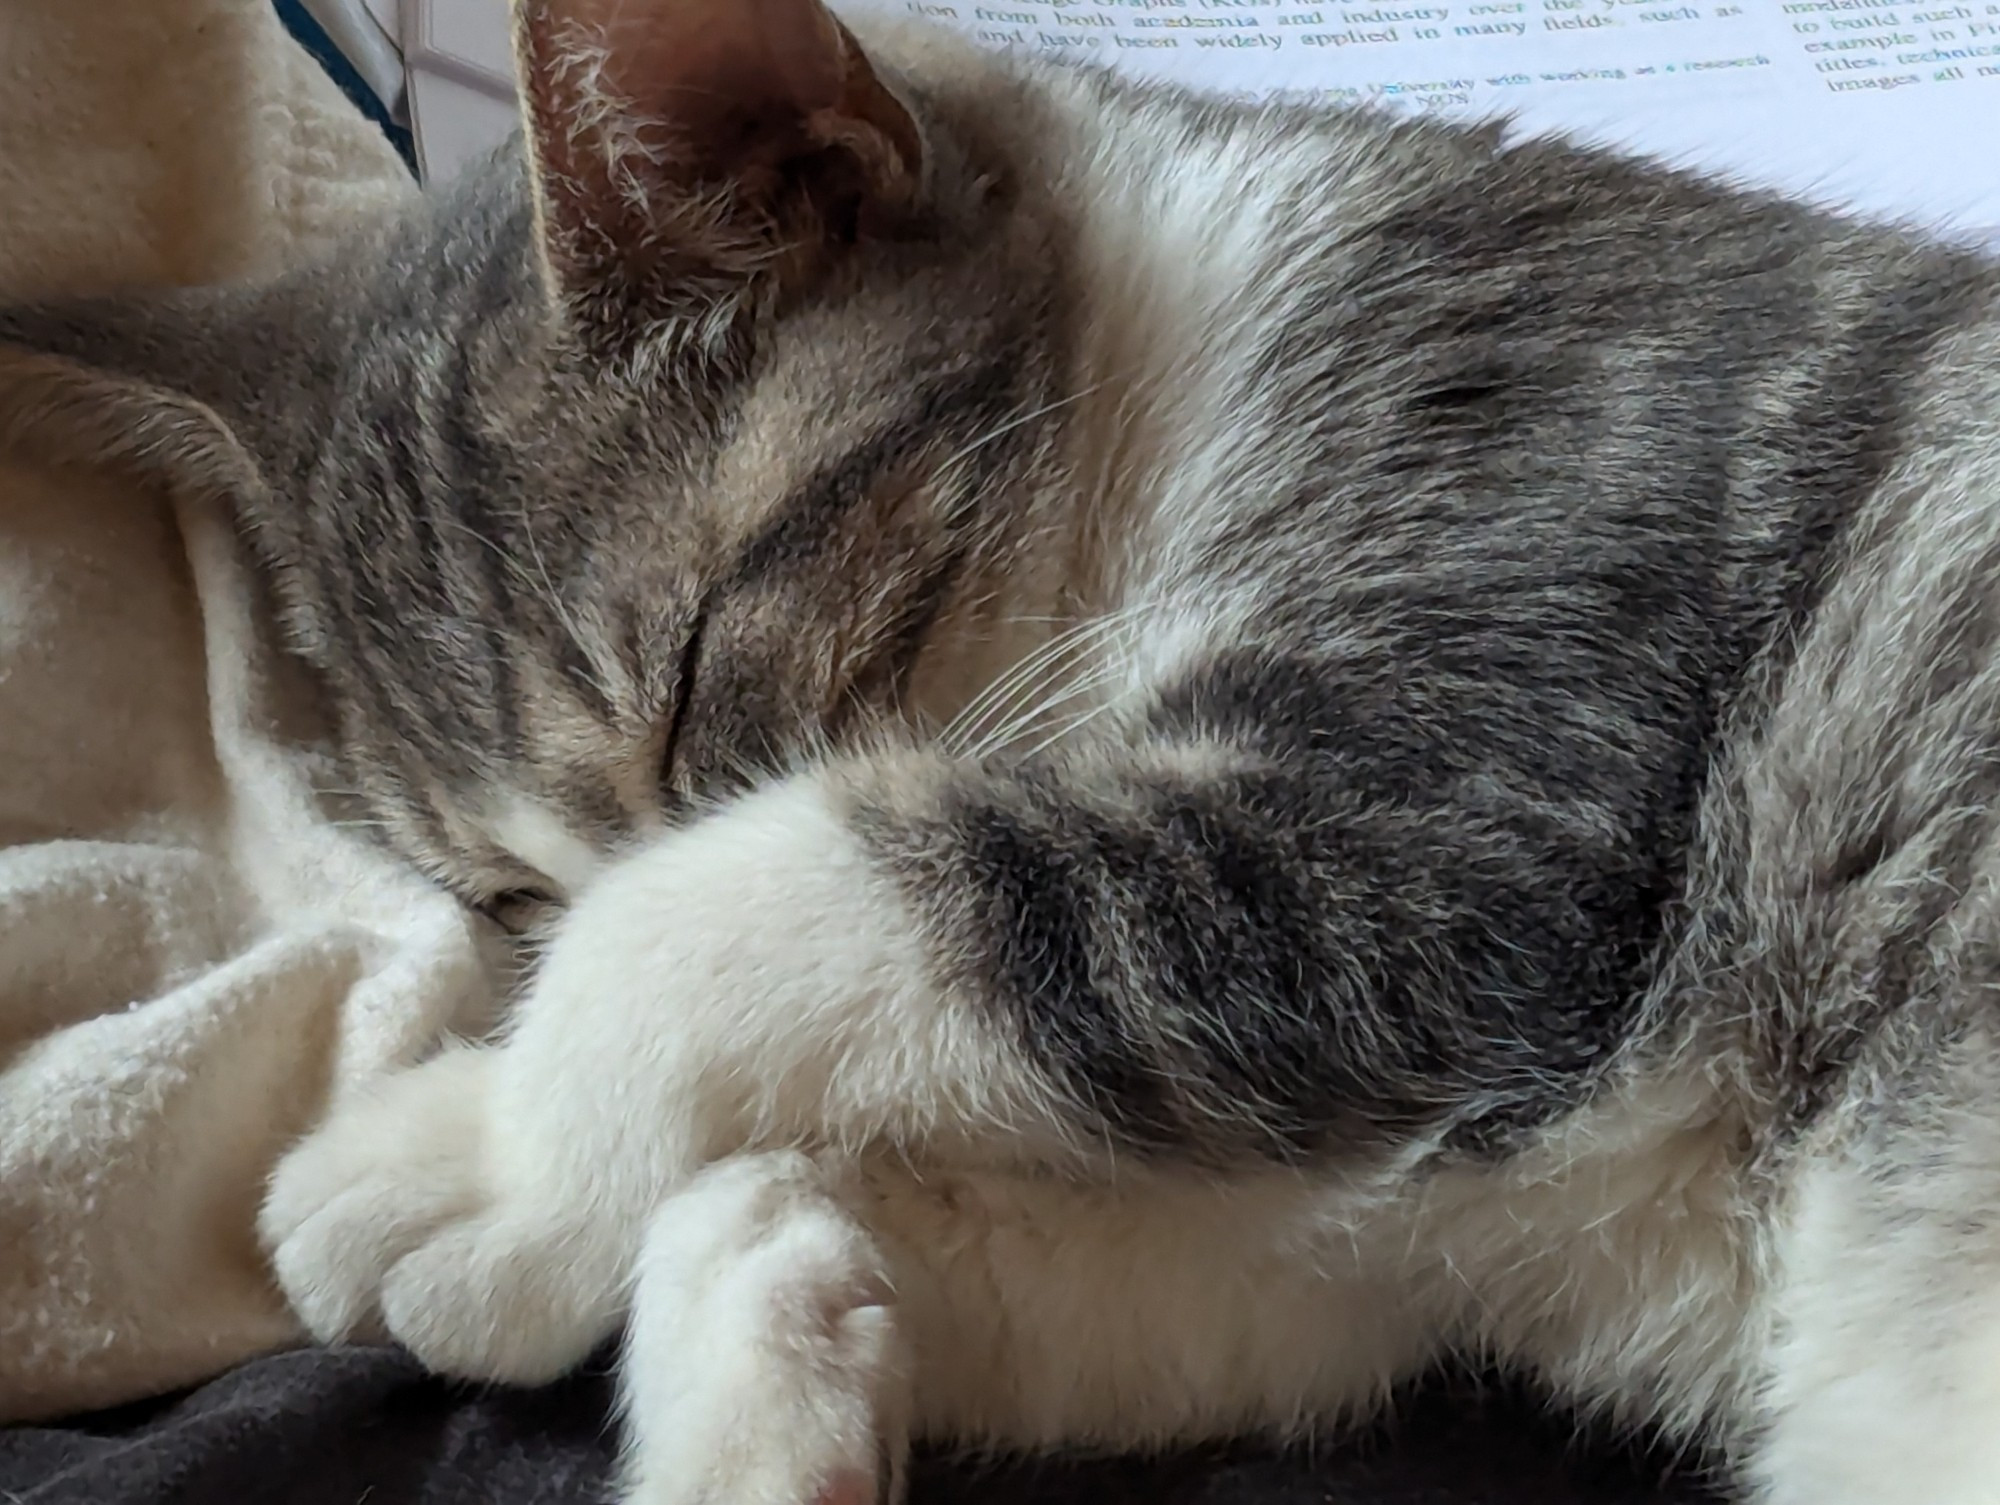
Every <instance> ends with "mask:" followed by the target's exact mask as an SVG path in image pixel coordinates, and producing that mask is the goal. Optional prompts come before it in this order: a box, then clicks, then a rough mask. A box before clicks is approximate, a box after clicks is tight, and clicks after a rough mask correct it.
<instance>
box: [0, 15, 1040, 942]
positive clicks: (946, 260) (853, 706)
mask: <svg viewBox="0 0 2000 1505" xmlns="http://www.w3.org/2000/svg"><path fill="white" fill-rule="evenodd" d="M516 29H517V54H518V56H519V59H520V66H521V80H522V85H523V96H524V100H525V119H526V126H525V129H524V132H523V140H524V142H525V150H523V149H522V148H520V147H516V148H514V149H511V150H510V151H509V152H506V153H503V154H502V155H501V156H500V157H498V158H496V159H495V161H494V163H493V164H492V165H491V166H490V167H489V168H487V169H486V170H485V176H484V177H479V176H475V177H473V178H472V179H470V180H468V181H467V182H464V183H462V184H460V185H459V186H458V187H457V188H456V189H455V190H454V191H453V192H452V193H450V194H448V195H447V196H446V197H445V198H444V199H443V200H441V201H439V202H436V203H433V204H431V205H428V206H426V207H425V208H424V209H423V210H421V211H420V212H418V213H416V214H415V215H413V216H412V217H410V218H408V219H405V220H403V221H400V222H398V223H397V224H395V225H393V226H390V227H388V228H385V229H381V230H377V231H370V232H368V233H366V234H364V235H362V236H360V238H358V239H357V241H356V242H355V244H353V245H352V246H350V247H348V248H346V249H345V250H343V251H342V252H341V253H340V254H339V255H338V256H337V257H335V258H334V259H332V260H331V261H329V262H327V263H326V264H324V265H321V266H317V267H314V268H310V269H307V270H304V271H301V272H298V273H295V274H291V275H289V276H287V277H285V278H284V279H282V280H280V281H277V282H275V283H272V284H270V285H267V286H261V287H254V288H240V289H226V290H210V291H207V292H191V293H186V294H179V295H173V296H169V297H163V298H154V299H148V300H139V301H112V302H99V303H93V304H88V305H78V306H72V307H67V308H46V307H45V308H38V309H26V310H12V311H0V342H6V343H11V344H13V345H14V346H16V347H21V346H30V347H38V348H39V350H40V351H41V352H43V353H44V354H42V355H37V356H32V357H30V356H23V355H21V354H20V353H19V350H18V348H17V350H16V352H15V353H14V354H12V355H10V356H7V357H5V358H4V359H0V412H6V413H8V414H9V418H8V420H7V424H6V426H7V427H8V428H10V429H11V430H13V431H14V432H15V434H16V436H17V437H23V436H24V437H27V438H29V439H30V440H33V441H37V442H38V445H39V447H40V448H41V449H43V450H45V451H47V450H53V451H54V452H55V453H56V454H57V455H58V456H62V455H65V454H67V455H68V456H71V457H77V456H83V457H88V458H93V459H101V458H107V457H108V458H113V459H122V460H123V461H124V462H125V463H127V464H128V465H132V466H136V467H138V468H140V469H142V470H144V471H145V472H146V473H147V474H149V475H151V476H154V477H164V478H165V479H166V480H168V481H169V482H170V483H172V484H175V485H179V486H182V487H194V488H196V489H199V490H204V491H208V492H213V493H219V494H220V495H222V496H223V497H225V498H226V499H227V500H228V502H229V504H230V505H231V507H232V508H233V509H234V512H235V515H236V517H237V519H238V520H239V522H240V524H241V525H242V528H243V530H244V532H245V534H246V536H247V537H248V538H249V539H250V541H251V543H252V544H253V546H254V549H255V552H256V553H257V555H258V556H259V557H260V558H261V560H262V562H263V565H264V567H265V569H266V571H267V572H268V575H269V578H270V581H271V583H272V585H273V586H274V594H275V598H276V600H277V601H278V603H279V610H280V614H281V618H282V621H283V625H284V629H285V631H286V633H287V636H288V638H289V640H290V643H291V645H292V647H293V648H294V649H295V650H296V651H297V652H298V653H299V654H300V655H301V656H302V657H304V658H305V659H307V660H308V661H309V662H311V663H312V664H313V665H315V666H316V667H317V668H318V670H319V671H320V673H321V675H322V677H323V678H324V680H325V682H326V683H327V685H328V686H329V687H330V690H331V695H332V701H333V704H334V706H335V708H336V713H337V721H338V732H339V742H340V747H341V750H342V754H343V758H344V761H345V764H346V772H347V775H348V779H349V781H350V782H351V783H352V784H353V786H354V790H355V791H357V792H358V793H359V795H360V797H361V798H362V799H363V801H364V802H365V803H366V805H367V806H368V807H369V809H368V811H367V814H368V816H369V818H370V819H371V821H372V822H373V823H375V824H376V825H378V826H379V827H380V828H381V830H382V831H383V833H384V834H385V836H386V838H387V839H388V840H389V841H390V842H391V843H392V844H393V845H394V846H395V847H397V848H398V849H399V850H401V851H402V852H403V853H404V855H406V856H407V857H409V858H410V859H411V860H413V861H414V862H416V863H417V864H419V865H420V866H422V867H423V868H424V869H426V870H427V871H429V872H430V873H432V874H433V875H434V876H436V877H437V878H439V879H440V880H441V881H443V882H445V883H447V884H448V885H449V886H450V887H452V888H453V889H454V890H455V891H456V892H458V893H459V894H461V895H462V896H464V897H465V898H466V899H467V900H468V901H469V902H471V903H473V904H475V905H483V906H489V907H492V906H499V907H503V908H504V907H509V906H517V905H519V904H520V903H521V902H523V896H532V895H534V894H537V893H542V892H548V893H552V894H556V895H561V894H562V892H563V891H564V890H565V889H567V888H569V887H572V886H573V885H574V884H575V883H576V882H577V881H578V880H579V878H580V877H581V876H582V875H584V874H585V873H587V871H588V870H589V869H590V867H591V865H592V863H593V861H594V860H595V859H596V857H597V856H598V855H599V854H601V853H603V852H605V851H607V850H610V849H612V848H614V847H616V846H617V845H618V844H619V843H621V842H623V841H625V840H628V839H630V838H631V837H632V836H633V835H635V834H637V833H642V832H644V831H646V830H648V829H651V828H654V827H656V826H658V825H660V824H661V823H664V822H667V821H670V820H672V819H674V818H675V817H676V815H677V814H678V813H679V812H681V811H684V810H686V809H687V808H689V806H690V805H691V804H692V803H694V802H699V801H702V800H704V799H707V798H710V797H712V796H714V795H716V794H718V793H722V792H726V791H727V790H729V789H730V788H732V787H733V786H735V785H736V784H737V783H739V782H740V781H743V780H748V779H751V778H754V777H756V776H758V775H759V774H760V773H764V772H769V771H773V770H776V769H778V768H781V767H784V766H786V765H787V764H789V763H792V762H794V761H796V760H798V759H800V758H802V757H807V756H811V755H813V754H814V753H815V752H816V751H817V750H819V749H821V748H824V747H826V746H829V745H838V744H839V743H840V742H841V741H842V740H843V739H845V738H848V737H851V736H855V735H859V734H860V731H861V729H863V728H866V727H868V726H870V725H871V724H873V723H878V722H879V721H880V720H881V719H882V717H883V713H884V712H885V711H886V710H888V709H889V708H890V707H892V706H893V705H894V704H895V703H896V701H897V697H898V696H899V695H900V694H901V693H902V692H903V689H904V684H903V681H904V678H905V676H906V675H907V673H908V671H909V668H910V665H911V663H912V661H913V658H914V657H915V655H916V654H917V653H918V652H919V649H920V647H921V645H922V644H923V642H924V640H925V636H926V633H927V631H929V630H931V628H932V627H933V625H934V623H935V622H936V620H937V618H938V616H939V614H940V612H941V611H945V610H948V609H949V608H950V605H951V603H952V602H954V601H955V600H961V599H963V597H964V596H965V593H967V592H969V591H973V590H976V589H978V588H979V585H978V582H979V577H980V576H981V574H982V572H985V571H988V570H991V569H993V568H995V567H996V566H997V564H998V559H997V551H998V550H999V549H1000V548H1001V547H1002V546H1003V544H1004V542H1005V540H1006V538H1007V537H1008V536H1009V535H1010V534H1011V533H1012V532H1013V531H1014V527H1015V524H1017V523H1018V521H1019V519H1018V517H1012V518H1010V517H1009V516H1008V515H1007V513H1008V511H1009V509H1010V508H1014V507H1017V506H1019V505H1025V504H1024V503H1021V502H1020V501H1019V498H1021V497H1022V496H1024V495H1026V494H1029V493H1031V492H1033V491H1034V490H1035V489H1036V487H1037V485H1038V484H1039V482H1038V478H1045V476H1046V472H1047V469H1048V467H1049V466H1050V465H1051V464H1052V463H1053V462H1052V460H1051V458H1050V453H1049V446H1048V443H1047V440H1046V437H1045V436H1044V434H1043V433H1042V430H1041V427H1040V426H1039V425H1033V424H1027V423H1023V422H1021V420H1022V419H1023V418H1024V417H1025V416H1032V415H1033V414H1034V413H1035V412H1036V411H1037V410H1039V409H1041V408H1042V407H1044V406H1045V405H1047V404H1048V402H1049V400H1050V393H1051V391H1052V390H1053V383H1054V382H1055V380H1056V379H1057V367H1058V365H1059V364H1060V360H1061V357H1060V353H1059V351H1058V348H1057V345H1058V331H1059V329H1060V326H1061V324H1062V322H1063V321H1062V310H1061V308H1060V307H1059V306H1058V305H1059V302H1060V298H1059V294H1058V288H1059V285H1060V278H1059V276H1058V274H1057V271H1056V267H1057V263H1058V262H1059V260H1060V253H1059V250H1058V248H1057V246H1056V244H1055V241H1056V239H1057V237H1058V234H1059V232H1058V230H1057V229H1056V226H1055V217H1054V216H1053V214H1052V213H1050V212H1049V210H1048V209H1047V207H1046V205H1044V204H1042V203H1040V202H1038V201H1037V199H1036V194H1035V192H1034V190H1033V189H1032V188H1031V187H1029V186H1028V185H1026V184H1024V182H1023V180H1022V175H1021V174H1019V173H1018V172H1017V171H1015V167H1014V164H1013V163H1012V161H1010V159H1009V154H1008V151H1007V150H1006V149H1005V148H1004V146H1003V145H1002V142H1003V141H1004V140H1005V139H1008V138H1009V137H1010V135H1012V134H1014V133H1016V132H1017V131H1018V128H1019V124H1020V122H1019V121H1018V120H1017V119H1014V120H1010V119H1006V118H1005V117H1008V116H1009V115H1015V116H1018V115H1019V114H1020V113H1021V112H1023V111H1027V110H1029V109H1031V108H1032V105H1031V103H1030V101H1029V96H1028V95H1027V93H1026V92H1025V91H1024V90H1022V89H1021V88H1020V87H1019V86H1018V84H1016V83H1014V82H1012V81H1011V75H1010V74H1009V73H1008V72H1007V70H1006V69H1005V68H1004V67H1002V66H1000V65H999V64H997V63H993V62H985V61H981V60H979V58H978V55H976V54H971V53H967V52H963V51H960V50H957V49H956V48H954V47H951V46H946V45H944V44H943V43H942V42H941V41H940V40H938V39H935V38H926V37H924V36H922V35H919V36H916V37H901V38H900V39H898V40H896V41H895V43H894V46H893V48H892V50H893V51H895V53H896V58H895V59H894V60H891V59H890V58H887V57H883V56H876V55H872V54H871V52H864V50H863V48H862V47H861V45H860V44H859V43H858V42H857V41H856V39H855V37H854V35H853V34H852V33H851V32H850V31H849V30H848V29H847V28H846V27H845V26H843V25H842V24H841V23H840V22H839V21H837V20H836V19H835V18H834V17H833V15H832V14H831V13H829V12H828V11H827V10H826V9H824V8H823V7H822V5H821V4H820V3H819V0H529V3H527V4H525V5H524V6H523V7H522V8H521V10H520V12H519V15H518V20H517V28H516ZM523 158H525V159H526V165H525V166H524V165H523ZM47 352H56V353H58V354H59V355H61V356H62V357H63V359H62V360H61V361H60V362H57V361H51V360H49V359H48V358H47V355H46V353H47ZM23 430H32V432H28V433H26V434H25V435H23V434H22V431H23Z"/></svg>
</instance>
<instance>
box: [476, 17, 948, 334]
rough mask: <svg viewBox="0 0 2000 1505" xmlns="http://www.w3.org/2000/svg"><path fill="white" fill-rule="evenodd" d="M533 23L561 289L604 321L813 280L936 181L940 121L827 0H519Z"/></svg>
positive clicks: (626, 320) (525, 31)
mask: <svg viewBox="0 0 2000 1505" xmlns="http://www.w3.org/2000/svg"><path fill="white" fill-rule="evenodd" d="M515 38H516V48H517V51H518V54H519V60H520V68H521V75H522V85H523V97H524V100H525V106H526V113H527V126H528V131H527V134H528V141H529V146H530V150H531V152H532V155H533V161H534V168H535V180H536V184H537V188H538V198H539V204H538V209H539V212H540V217H541V237H542V245H543V247H544V250H545V254H546V256H547V261H548V267H549V271H550V273H551V286H552V289H553V290H554V292H555V293H556V294H557V296H558V297H560V298H561V299H562V300H563V301H564V302H565V303H566V304H568V305H569V306H570V307H571V308H572V309H573V310H575V311H576V312H577V313H578V314H579V315H580V316H581V317H583V318H584V319H586V320H587V321H595V322H597V323H599V324H600V325H605V324H607V323H608V325H609V326H613V327H616V326H629V325H630V324H631V323H632V322H633V321H635V320H637V321H647V320H652V319H659V318H671V317H674V316H676V315H679V314H692V313H696V312H698V311H699V308H700V306H701V305H702V304H703V303H704V302H708V303H712V302H713V301H714V300H715V299H717V298H726V297H728V296H730V295H731V294H732V292H734V291H735V290H736V286H737V285H738V284H740V283H742V282H745V281H748V280H751V279H754V278H756V277H757V276H759V275H760V274H766V275H773V276H776V277H778V278H780V279H783V278H785V277H787V276H790V277H793V278H802V277H808V276H810V275H812V274H813V272H814V271H815V270H816V269H817V268H819V267H823V266H824V265H825V264H826V263H827V259H828V257H829V256H830V255H832V254H836V253H837V252H838V249H839V248H840V246H841V245H842V244H844V243H846V242H847V241H850V240H851V239H852V238H853V237H855V236H857V235H867V234H870V233H874V232H876V231H879V230H886V229H890V228H893V226H894V225H895V224H896V223H897V222H898V220H899V219H900V218H901V217H902V216H905V215H907V214H908V213H909V212H910V210H911V209H912V208H913V207H914V206H915V205H916V203H917V202H918V200H919V198H920V195H921V190H922V183H923V177H924V170H925V149H924V138H923V132H922V131H921V129H920V128H919V127H918V124H917V122H916V120H915V118H914V117H913V116H912V114H911V112H910V110H909V109H908V108H907V107H906V106H905V104H904V103H903V101H902V100H901V99H900V98H898V96H897V94H896V93H895V92H894V91H893V90H892V89H891V87H890V86H889V85H888V84H886V83H885V82H884V80H883V78H882V76H881V75H880V74H879V73H878V71H877V69H876V68H875V67H874V65H873V64H871V63H870V62H869V60H868V58H867V57H865V56H864V55H863V53H862V51H861V48H860V46H859V45H858V44H857V43H856V41H855V39H854V37H853V35H852V33H850V32H849V31H848V30H847V28H846V27H845V26H843V25H842V24H841V23H840V21H839V20H838V19H836V18H835V16H834V15H833V13H832V12H831V11H829V10H828V9H827V8H826V7H825V6H824V5H823V4H821V3H820V0H521V3H520V5H519V7H518V10H517V12H516V23H515ZM604 332H609V331H608V329H600V333H604Z"/></svg>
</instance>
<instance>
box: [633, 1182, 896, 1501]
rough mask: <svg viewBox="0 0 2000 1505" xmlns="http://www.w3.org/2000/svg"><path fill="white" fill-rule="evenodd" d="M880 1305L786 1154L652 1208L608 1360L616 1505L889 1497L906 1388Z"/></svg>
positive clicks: (873, 1253)
mask: <svg viewBox="0 0 2000 1505" xmlns="http://www.w3.org/2000/svg"><path fill="white" fill-rule="evenodd" d="M892 1296H893V1293H892V1291H891V1289H890V1283H889V1279H888V1274H887V1271H886V1270H885V1268H884V1266H883V1262H882V1258H881V1254H880V1251H879V1250H878V1249H877V1247H876V1246H875V1243H874V1241H873V1240H872V1239H871V1238H870V1237H869V1235H868V1233H867V1232H866V1230H864V1229H863V1228H862V1227H861V1226H860V1225H859V1224H858V1223H857V1222H856V1221H855V1220H854V1219H853V1218H852V1217H851V1216H850V1215H849V1214H848V1213H847V1212H846V1211H845V1210H844V1209H843V1208H842V1207H841V1206H840V1205H839V1203H838V1202H837V1201H836V1200H835V1199H834V1197H833V1195H832V1194H831V1192H830V1191H829V1190H828V1188H827V1186H826V1184H825V1183H824V1181H823V1180H822V1178H821V1176H820V1172H819V1170H818V1168H817V1167H816V1166H815V1165H814V1164H813V1163H812V1162H811V1161H810V1160H808V1159H807V1158H806V1157H805V1156H803V1155H796V1154H772V1155H752V1156H744V1157H741V1158H739V1159H734V1160H726V1161H723V1162H720V1163H719V1164H717V1165H714V1166H711V1167H710V1168H709V1169H707V1170H705V1171H703V1172H702V1173H701V1174H700V1175H699V1176H697V1177H696V1178H695V1179H694V1180H693V1181H692V1182H691V1183H690V1184H689V1185H688V1186H686V1187H685V1188H684V1189H682V1190H681V1191H678V1192H676V1193H675V1194H674V1195H673V1196H672V1197H670V1198H668V1199H667V1201H666V1202H665V1203H663V1204H662V1205H661V1207H660V1209H659V1211H658V1212H657V1213H656V1214H655V1215H654V1218H653V1222H652V1225H651V1227H650V1229H649V1231H648V1233H647V1237H646V1244H645V1249H644V1252H643V1254H642V1255H641V1258H640V1262H639V1267H638V1273H637V1280H636V1284H635V1288H634V1297H633V1315H632V1324H631V1328H630V1332H629V1334H628V1338H627V1343H626V1351H625V1360H624V1381H625V1391H624V1406H625V1412H626V1425H627V1428H628V1432H629V1437H628V1443H629V1447H628V1452H629V1460H630V1461H629V1468H628V1476H627V1477H628V1499H629V1501H630V1502H631V1505H725V1502H726V1505H875V1502H876V1501H877V1500H878V1499H888V1498H891V1497H893V1496H895V1495H896V1493H897V1492H898V1489H899V1486H900V1474H901V1469H902V1460H903V1454H904V1451H905V1448H906V1443H907V1437H906V1431H907V1399H906V1394H907V1386H908V1383H909V1379H908V1374H907V1362H906V1359H905V1357H904V1352H903V1347H902V1344H901V1342H900V1340H899V1335H898V1333H897V1330H896V1320H895V1309H894V1306H893V1304H892Z"/></svg>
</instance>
